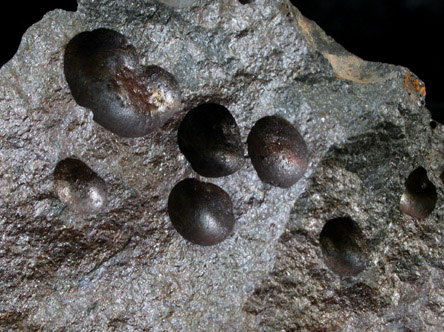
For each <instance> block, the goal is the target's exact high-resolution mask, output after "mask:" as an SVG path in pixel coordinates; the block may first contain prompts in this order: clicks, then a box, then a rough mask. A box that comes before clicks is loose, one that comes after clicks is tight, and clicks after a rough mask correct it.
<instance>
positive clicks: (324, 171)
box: [0, 0, 444, 332]
mask: <svg viewBox="0 0 444 332" xmlns="http://www.w3.org/2000/svg"><path fill="white" fill-rule="evenodd" d="M181 3H184V4H186V5H185V6H180V7H181V8H179V7H178V5H180V4H181ZM99 28H106V29H110V30H113V31H115V32H117V33H119V34H121V35H123V36H125V38H126V39H127V41H128V43H129V44H131V45H133V46H134V48H135V49H136V50H137V54H138V56H139V61H140V62H139V63H140V66H147V65H149V66H157V67H160V68H163V69H164V70H165V71H167V72H169V73H171V74H172V75H174V77H175V79H176V80H177V82H178V85H179V86H180V89H181V92H182V101H183V106H182V107H181V108H180V110H179V112H178V113H175V114H174V115H173V116H172V117H171V118H170V119H169V120H168V121H167V122H166V123H165V124H163V125H162V126H161V127H160V128H159V130H157V131H155V132H153V133H151V134H148V135H147V136H144V137H138V138H123V137H120V136H118V135H115V134H113V133H111V132H110V131H108V130H107V129H104V128H103V127H102V126H101V125H98V124H97V123H96V122H95V121H94V120H93V114H92V113H91V111H89V110H88V109H86V108H84V107H82V106H79V105H78V104H77V103H76V101H75V100H74V98H75V97H73V95H72V94H71V92H72V91H71V90H70V88H69V85H68V82H67V81H66V79H65V75H64V54H65V50H66V46H67V45H68V44H69V43H70V41H71V40H72V38H74V37H75V36H76V35H78V34H79V33H83V32H85V31H94V30H96V29H99ZM381 52H383V50H381ZM0 86H1V88H0V117H1V121H0V160H1V162H0V330H2V331H62V330H66V331H85V332H86V331H153V332H161V331H227V332H232V331H255V332H256V331H267V332H268V331H366V330H367V331H400V332H401V331H403V332H405V331H430V332H432V331H440V330H441V329H442V326H443V325H444V314H443V311H442V308H443V307H444V261H443V256H444V248H443V247H444V245H443V243H444V241H443V230H444V229H443V228H444V223H443V220H444V210H443V206H444V204H443V203H444V199H443V198H444V191H443V189H444V187H443V183H442V181H441V179H440V175H441V174H442V172H443V169H444V155H443V153H442V151H444V143H443V142H444V128H443V126H442V125H440V124H438V125H437V126H436V127H435V128H434V129H432V128H431V127H430V125H429V124H430V115H429V112H428V111H427V109H426V108H425V107H424V94H425V88H424V85H423V83H422V82H421V81H420V80H419V79H418V78H417V77H416V76H415V75H414V74H413V73H411V72H410V71H409V70H408V69H406V68H402V67H397V66H393V65H386V64H380V63H370V62H366V61H364V60H362V59H359V58H358V57H356V56H353V55H351V54H350V53H348V52H347V51H346V50H344V49H343V48H342V47H341V46H340V45H338V44H336V43H335V42H334V41H333V40H332V39H331V38H329V37H328V36H326V35H325V34H324V33H323V32H322V30H321V29H320V28H319V27H317V26H316V24H315V23H313V22H311V21H309V20H307V19H306V18H304V17H303V16H302V15H301V14H300V13H299V12H298V11H297V9H295V8H294V7H292V5H291V4H290V3H289V1H287V0H256V1H254V2H251V3H249V4H242V3H241V2H240V1H238V0H221V1H214V0H196V1H185V2H181V1H171V0H168V1H167V0H162V1H155V0H146V1H117V0H96V1H89V0H79V6H78V11H77V12H75V13H71V12H64V11H60V10H56V11H53V12H50V13H48V14H47V15H45V17H44V18H43V19H42V20H41V21H40V22H38V23H37V24H35V25H34V26H32V27H31V28H29V30H28V31H27V32H26V34H25V35H24V37H23V40H22V43H21V45H20V48H19V50H18V52H17V54H16V55H15V56H14V58H13V59H12V60H11V61H9V62H8V63H7V64H5V65H4V66H3V67H2V68H1V69H0ZM205 103H217V104H220V105H224V106H225V107H226V108H227V109H228V110H229V111H230V113H231V114H232V116H233V117H234V118H235V119H236V122H237V125H238V127H239V132H240V137H241V138H242V141H243V143H244V148H246V144H245V140H246V138H247V136H248V134H249V133H250V131H251V129H252V128H253V126H254V125H255V123H256V122H257V121H258V120H259V119H261V118H264V117H267V116H278V117H280V118H283V119H285V120H286V121H288V122H289V123H290V124H291V125H292V126H293V127H295V128H297V129H298V131H299V133H300V135H301V137H302V138H303V139H304V141H305V144H306V146H307V150H308V151H309V152H310V163H309V164H308V166H307V170H306V171H305V173H304V175H303V176H302V177H301V178H300V179H299V180H298V181H297V182H296V183H295V184H294V185H293V186H291V187H290V188H286V189H285V188H279V187H275V186H270V185H269V184H266V183H263V182H262V181H261V180H260V178H259V177H258V176H257V174H256V171H255V169H254V167H253V166H252V164H251V162H250V160H249V159H247V158H246V159H245V164H244V166H243V167H242V168H240V169H239V170H238V171H237V172H235V173H233V174H232V175H230V176H226V177H220V178H211V179H205V181H206V182H211V183H213V184H214V185H217V186H218V187H220V188H223V190H224V191H226V193H227V194H228V195H229V196H230V198H231V201H232V206H233V214H234V217H235V219H236V225H235V227H234V232H233V236H230V237H228V238H227V239H225V240H224V241H223V242H221V243H219V244H218V245H217V246H198V245H195V244H193V243H190V242H188V241H184V240H183V239H182V238H181V236H179V235H178V234H177V232H176V230H175V229H174V227H173V225H172V224H171V222H170V219H169V216H168V208H167V207H168V196H169V194H170V192H171V190H172V189H173V188H174V186H175V184H176V183H179V182H180V181H182V180H184V179H186V178H190V177H196V173H194V172H193V170H192V168H191V165H190V163H189V162H188V160H187V159H186V158H185V157H184V155H183V154H182V153H181V152H180V149H179V146H178V142H177V130H178V128H179V126H180V123H181V122H182V120H183V118H184V117H185V116H186V114H187V112H188V111H189V110H191V109H193V108H195V107H197V106H199V105H201V104H205ZM71 156H76V158H78V159H79V160H82V161H83V162H84V163H85V164H87V165H88V167H89V168H90V169H91V170H93V171H94V172H95V173H97V174H99V175H100V177H101V178H102V179H103V180H104V181H105V182H106V184H107V189H108V204H107V206H106V209H103V210H101V212H100V213H98V214H95V213H93V214H79V213H77V212H75V211H73V210H72V209H69V208H66V206H65V204H63V203H62V202H61V201H60V200H59V199H58V197H57V195H56V194H55V193H54V183H53V181H54V176H53V171H54V169H55V167H56V165H57V163H58V162H59V161H61V160H64V159H66V158H71ZM418 168H423V169H424V170H425V172H426V176H427V179H428V181H430V183H432V184H433V186H434V187H435V188H436V204H434V205H433V209H432V208H427V209H426V210H427V216H426V217H425V218H423V219H419V218H417V217H418V215H409V214H407V213H404V212H403V210H404V209H403V208H401V206H402V204H401V203H400V202H401V197H402V196H403V194H404V193H406V192H407V193H411V192H412V190H411V189H409V188H410V187H411V186H410V185H409V183H410V180H408V179H409V176H410V175H411V174H412V172H414V171H415V170H417V169H418ZM421 172H422V174H424V171H421ZM420 175H421V174H420ZM197 180H199V181H200V180H201V179H200V178H197ZM406 181H407V182H406ZM415 181H416V180H415ZM415 181H414V182H415ZM425 184H426V187H430V188H433V187H431V186H429V185H428V182H427V181H425ZM414 192H415V193H421V190H416V189H415V190H414ZM427 192H428V191H427ZM430 192H432V191H430ZM420 195H421V194H420ZM420 217H422V215H421V216H420ZM338 218H341V219H340V220H344V218H345V220H353V222H354V224H353V225H354V226H353V227H352V230H353V229H355V230H359V231H351V232H349V231H345V232H344V231H342V232H341V233H339V234H345V235H346V236H345V239H346V240H345V242H344V238H342V241H336V240H335V239H336V235H335V233H334V232H333V231H325V228H324V227H326V225H329V224H328V222H329V221H331V220H336V219H338ZM323 229H324V233H322V232H323ZM345 229H347V228H345ZM321 234H323V235H321ZM357 234H358V235H357ZM341 236H342V235H341ZM339 239H341V237H339ZM360 239H362V241H361V240H360ZM326 240H328V241H326ZM335 243H336V244H337V245H336V246H335ZM348 244H351V245H348ZM332 246H333V247H332ZM332 248H337V250H336V251H334V250H333V251H331V250H330V249H332ZM344 250H345V251H344ZM331 252H333V253H334V254H333V255H331V254H329V253H331ZM347 252H351V253H352V255H351V256H350V255H348V254H347ZM326 253H327V254H326ZM335 253H336V254H335ZM347 257H348V258H347ZM364 261H365V263H364ZM353 262H358V263H359V264H354V263H353ZM361 262H362V264H361Z"/></svg>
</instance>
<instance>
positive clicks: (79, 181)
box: [54, 158, 108, 214]
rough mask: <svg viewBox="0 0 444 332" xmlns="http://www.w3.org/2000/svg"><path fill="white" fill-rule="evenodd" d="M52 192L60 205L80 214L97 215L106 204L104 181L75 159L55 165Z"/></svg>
mask: <svg viewBox="0 0 444 332" xmlns="http://www.w3.org/2000/svg"><path fill="white" fill-rule="evenodd" d="M54 190H55V193H56V194H57V196H58V198H59V199H60V201H61V202H62V203H64V204H66V205H67V206H68V208H69V209H71V210H73V211H76V212H80V213H85V214H92V213H97V212H99V211H100V210H102V209H103V208H104V206H105V205H106V202H107V196H108V195H107V189H106V184H105V181H103V179H102V178H101V177H100V176H98V175H97V174H96V173H95V172H94V171H92V170H91V169H90V168H89V167H88V166H87V165H86V164H85V163H83V162H81V161H80V160H77V159H72V158H67V159H64V160H62V161H60V162H59V163H58V164H57V166H56V168H55V170H54Z"/></svg>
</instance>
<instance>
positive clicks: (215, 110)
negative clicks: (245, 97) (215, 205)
mask: <svg viewBox="0 0 444 332" xmlns="http://www.w3.org/2000/svg"><path fill="white" fill-rule="evenodd" d="M177 136H178V142H179V148H180V151H181V152H182V153H183V154H184V155H185V157H186V158H187V160H188V161H189V162H190V163H191V167H192V168H193V169H194V171H195V172H196V173H198V174H200V175H202V176H206V177H221V176H226V175H229V174H232V173H234V172H236V171H237V170H239V169H240V168H241V167H242V165H243V164H244V148H243V146H242V140H241V136H240V132H239V128H238V126H237V124H236V121H235V120H234V118H233V116H232V115H231V113H230V112H229V111H228V109H226V108H225V107H224V106H222V105H219V104H202V105H199V106H198V107H196V108H194V109H192V110H191V111H189V112H188V113H187V115H186V116H185V118H184V119H183V121H182V123H181V125H180V127H179V130H178V135H177Z"/></svg>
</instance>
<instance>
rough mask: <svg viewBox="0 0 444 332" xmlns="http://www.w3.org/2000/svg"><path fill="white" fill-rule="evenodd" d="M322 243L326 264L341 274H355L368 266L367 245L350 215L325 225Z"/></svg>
mask: <svg viewBox="0 0 444 332" xmlns="http://www.w3.org/2000/svg"><path fill="white" fill-rule="evenodd" d="M320 244H321V249H322V255H323V257H324V261H325V264H326V265H327V266H328V268H329V269H330V270H332V271H333V272H335V273H337V274H339V275H341V276H355V275H357V274H359V273H361V272H362V271H363V270H364V269H365V268H366V266H367V253H366V250H367V245H366V241H365V238H364V236H363V234H362V232H361V230H360V229H359V226H358V224H357V223H356V222H355V221H354V220H352V219H351V218H349V217H342V218H336V219H331V220H329V221H327V222H326V224H325V225H324V227H323V229H322V231H321V235H320Z"/></svg>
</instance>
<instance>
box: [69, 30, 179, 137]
mask: <svg viewBox="0 0 444 332" xmlns="http://www.w3.org/2000/svg"><path fill="white" fill-rule="evenodd" d="M64 72H65V78H66V81H67V82H68V85H69V88H70V90H71V93H72V95H73V97H74V100H75V101H76V102H77V104H79V105H80V106H84V107H86V108H88V109H90V110H91V111H92V112H93V114H94V120H95V121H96V122H97V123H99V124H100V125H102V126H103V127H105V128H106V129H108V130H109V131H111V132H113V133H115V134H117V135H120V136H123V137H140V136H144V135H147V134H149V133H151V132H154V131H156V130H157V129H158V128H160V127H161V126H162V125H163V124H164V123H165V122H166V121H167V120H168V119H169V118H170V117H171V116H172V115H173V114H174V113H175V112H177V111H178V110H179V108H180V106H181V95H180V90H179V87H178V84H177V81H176V80H175V78H174V76H173V75H171V74H170V73H169V72H167V71H166V70H164V69H162V68H160V67H157V66H149V67H144V66H142V65H140V63H139V57H138V55H137V53H136V49H135V48H134V46H132V45H131V44H130V43H129V42H128V41H127V39H126V38H125V36H123V35H122V34H120V33H118V32H116V31H113V30H110V29H104V28H101V29H97V30H93V31H86V32H82V33H80V34H78V35H76V36H75V37H74V38H72V39H71V41H70V42H69V43H68V45H67V46H66V49H65V58H64Z"/></svg>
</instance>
